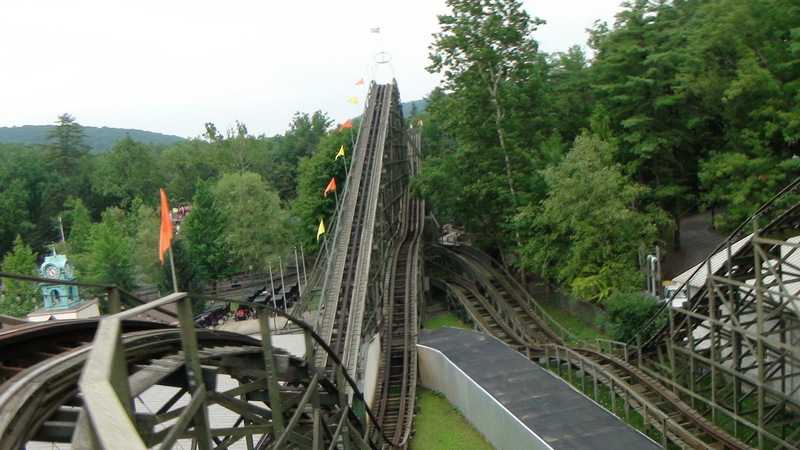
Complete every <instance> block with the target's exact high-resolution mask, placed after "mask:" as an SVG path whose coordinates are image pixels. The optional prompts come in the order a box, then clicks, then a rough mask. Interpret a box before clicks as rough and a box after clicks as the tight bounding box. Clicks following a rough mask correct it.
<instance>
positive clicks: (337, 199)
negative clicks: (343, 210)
mask: <svg viewBox="0 0 800 450" xmlns="http://www.w3.org/2000/svg"><path fill="white" fill-rule="evenodd" d="M333 198H335V199H336V211H339V194H337V193H336V190H334V191H333Z"/></svg>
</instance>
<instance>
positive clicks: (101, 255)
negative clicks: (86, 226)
mask: <svg viewBox="0 0 800 450" xmlns="http://www.w3.org/2000/svg"><path fill="white" fill-rule="evenodd" d="M123 220H124V213H123V212H122V211H121V210H119V209H114V208H112V209H108V210H106V212H104V213H103V221H102V222H100V223H98V224H95V225H94V226H93V227H92V233H91V239H90V243H89V251H88V253H87V255H86V263H87V265H88V267H87V269H86V278H87V280H88V281H91V282H94V283H104V284H116V285H117V286H119V287H121V288H122V289H125V290H126V291H129V292H130V291H133V290H134V289H135V288H136V283H135V276H134V266H133V263H134V261H133V259H132V258H131V239H130V238H129V237H128V236H126V234H125V230H124V228H123V225H122V222H123Z"/></svg>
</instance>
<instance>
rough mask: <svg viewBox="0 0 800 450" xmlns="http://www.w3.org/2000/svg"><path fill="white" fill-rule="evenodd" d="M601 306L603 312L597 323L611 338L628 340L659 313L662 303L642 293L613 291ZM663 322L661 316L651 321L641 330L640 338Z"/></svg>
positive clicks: (657, 328)
mask: <svg viewBox="0 0 800 450" xmlns="http://www.w3.org/2000/svg"><path fill="white" fill-rule="evenodd" d="M603 306H604V307H605V314H604V315H602V316H601V317H599V318H598V320H599V321H600V322H601V323H600V324H599V325H601V326H602V327H603V328H605V329H606V330H607V331H608V334H609V335H610V336H611V339H614V340H617V341H622V342H628V341H630V340H632V339H633V338H635V337H636V334H637V333H638V332H639V331H640V330H641V329H642V327H643V326H645V324H647V323H648V322H649V321H650V319H651V318H652V317H653V316H655V315H656V314H658V313H659V311H660V310H661V308H662V306H663V305H662V303H660V302H658V301H656V300H655V299H653V298H652V297H649V296H647V295H645V294H642V293H638V292H633V293H622V292H614V293H612V294H611V295H610V296H609V297H608V298H607V299H606V300H605V301H604V302H603ZM663 324H664V319H663V317H662V318H659V319H657V320H655V321H653V322H652V323H650V325H648V326H647V328H646V329H644V330H642V338H643V339H648V338H650V336H652V335H653V334H654V333H655V332H656V331H658V330H659V329H660V328H661V326H662V325H663Z"/></svg>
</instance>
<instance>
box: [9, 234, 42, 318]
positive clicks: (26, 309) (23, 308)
mask: <svg viewBox="0 0 800 450" xmlns="http://www.w3.org/2000/svg"><path fill="white" fill-rule="evenodd" d="M2 271H3V272H5V273H13V274H17V275H28V276H39V273H38V270H37V267H36V254H35V253H33V251H31V248H30V247H29V246H27V245H25V243H24V242H23V241H22V236H19V235H17V237H16V239H14V249H13V250H12V251H11V252H10V253H8V254H6V255H5V257H4V258H3V264H2ZM37 290H38V287H37V285H36V283H32V282H30V281H19V280H14V279H12V278H5V279H3V292H2V299H1V300H0V314H3V315H7V316H14V317H20V318H22V317H25V316H26V315H28V314H29V313H30V312H32V311H33V310H34V309H36V304H37V298H36V293H37Z"/></svg>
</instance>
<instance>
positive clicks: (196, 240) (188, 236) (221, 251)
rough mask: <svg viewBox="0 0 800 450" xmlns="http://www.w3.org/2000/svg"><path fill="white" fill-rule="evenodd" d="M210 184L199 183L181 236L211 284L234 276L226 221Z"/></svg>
mask: <svg viewBox="0 0 800 450" xmlns="http://www.w3.org/2000/svg"><path fill="white" fill-rule="evenodd" d="M209 183H210V182H202V181H201V182H199V183H198V184H197V192H196V193H195V196H194V199H193V200H192V210H191V212H190V213H189V214H188V215H187V216H186V218H185V219H184V220H183V224H182V225H181V228H180V231H179V234H180V235H181V236H183V238H184V240H185V241H186V243H187V257H188V258H189V260H191V262H192V264H193V265H195V266H196V267H197V268H198V269H199V273H200V276H201V277H203V278H206V279H207V281H208V283H212V282H214V281H217V280H220V279H223V278H225V277H228V276H231V275H232V273H230V267H229V263H228V260H229V259H230V253H229V252H228V250H227V249H226V247H225V241H224V233H225V218H224V217H223V216H222V212H221V211H220V210H219V209H218V208H217V206H216V205H215V204H214V196H213V194H212V192H211V187H210V186H209Z"/></svg>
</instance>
